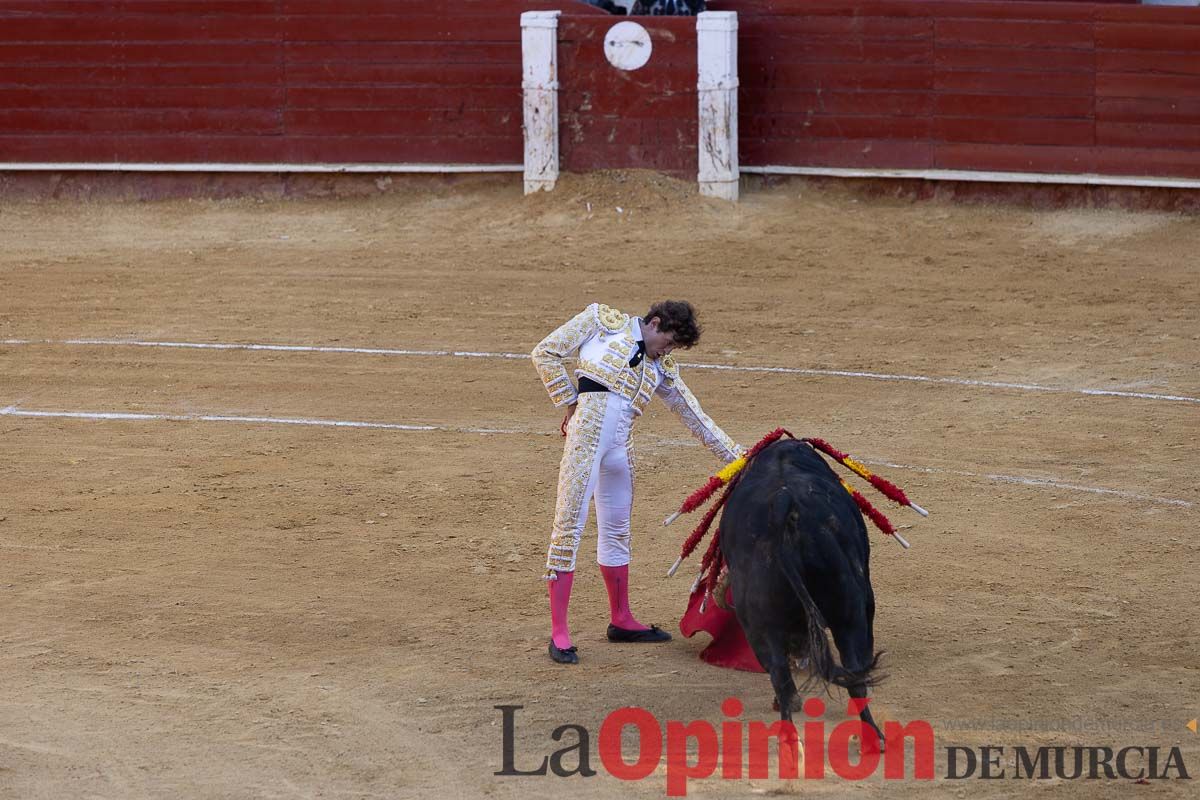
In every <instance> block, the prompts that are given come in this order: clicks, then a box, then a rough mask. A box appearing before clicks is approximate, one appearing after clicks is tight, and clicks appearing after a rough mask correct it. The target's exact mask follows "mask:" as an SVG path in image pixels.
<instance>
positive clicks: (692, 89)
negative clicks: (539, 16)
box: [558, 14, 697, 179]
mask: <svg viewBox="0 0 1200 800" xmlns="http://www.w3.org/2000/svg"><path fill="white" fill-rule="evenodd" d="M617 21H618V19H615V18H613V17H611V16H603V17H596V16H583V15H577V14H564V15H563V16H562V17H561V18H560V19H559V27H558V76H559V84H560V86H561V89H560V93H559V131H560V133H559V155H560V159H561V162H562V168H563V169H565V170H568V171H585V170H591V169H615V168H631V167H640V168H648V169H657V170H661V171H663V172H670V173H675V174H678V175H680V176H683V177H688V178H693V179H694V178H695V175H696V168H697V161H696V159H697V154H696V148H697V99H696V20H695V19H693V18H688V17H643V18H639V19H638V20H637V21H638V22H639V24H641V25H642V26H643V27H645V28H646V30H647V32H648V33H649V34H650V45H651V56H650V60H649V62H647V63H646V64H645V66H642V67H640V68H639V69H636V70H632V71H626V70H621V69H617V68H616V67H614V66H612V65H611V64H609V63H608V59H607V58H606V57H605V55H604V34H605V33H606V32H607V31H608V30H609V28H611V27H612V26H613V24H614V23H615V22H617Z"/></svg>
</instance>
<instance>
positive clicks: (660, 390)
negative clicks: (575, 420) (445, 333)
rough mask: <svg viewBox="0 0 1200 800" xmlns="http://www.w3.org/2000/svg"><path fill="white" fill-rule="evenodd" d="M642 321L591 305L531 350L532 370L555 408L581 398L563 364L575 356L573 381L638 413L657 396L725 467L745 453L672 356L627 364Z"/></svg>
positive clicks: (639, 338)
mask: <svg viewBox="0 0 1200 800" xmlns="http://www.w3.org/2000/svg"><path fill="white" fill-rule="evenodd" d="M641 338H642V333H641V320H640V319H639V318H637V317H630V316H629V315H628V314H623V313H621V312H620V311H618V310H617V309H615V308H610V307H609V306H606V305H603V304H600V303H592V304H591V305H590V306H588V307H587V308H585V309H584V310H583V311H582V312H581V313H579V314H577V315H576V316H575V317H573V318H572V319H571V320H570V321H568V322H567V323H566V324H565V325H563V326H562V327H560V328H558V329H557V330H555V331H554V332H553V333H551V334H550V335H549V336H547V337H546V338H545V339H543V340H542V341H541V342H539V343H538V345H537V347H535V348H533V353H532V354H531V355H532V357H533V363H534V366H536V367H537V371H538V374H539V375H540V376H541V378H542V383H544V384H545V386H546V391H547V392H548V393H549V394H550V399H551V400H552V401H553V402H554V405H555V406H556V407H558V406H564V405H569V404H571V403H574V402H576V401H577V400H578V399H579V394H578V392H577V390H576V388H575V384H574V383H573V382H572V381H571V376H570V374H569V373H568V372H567V368H566V367H565V366H564V365H563V360H564V359H566V358H567V357H569V356H571V355H573V354H576V353H577V354H578V359H579V363H578V365H577V366H576V368H575V375H576V377H580V376H586V377H588V378H591V379H592V380H594V381H596V382H597V383H599V384H601V385H602V386H604V387H605V388H607V389H608V390H609V391H612V392H616V393H617V394H619V395H621V396H622V397H624V398H625V399H626V400H629V401H630V403H631V404H632V405H633V408H634V411H635V413H637V414H639V415H640V414H641V413H642V411H643V409H645V407H646V404H647V403H649V402H650V399H651V398H652V397H653V396H654V395H655V394H657V395H658V396H659V397H661V398H663V400H664V401H665V402H666V404H667V407H668V408H670V409H671V410H672V411H673V412H675V413H676V414H678V415H679V417H680V419H681V420H683V424H684V425H685V426H686V427H687V428H688V430H690V431H691V432H692V433H693V434H694V435H695V436H696V438H698V439H699V440H700V441H701V442H703V443H704V445H705V446H706V447H708V449H709V450H711V451H712V452H713V453H714V454H715V455H716V456H717V458H719V459H721V460H722V461H724V462H725V463H728V462H730V461H733V460H735V459H736V458H738V457H739V456H741V455H742V454H743V453H744V452H745V451H744V449H743V448H742V447H741V446H739V445H738V444H737V443H736V442H734V441H733V439H731V438H729V436H728V435H727V434H726V433H725V431H723V430H721V428H720V427H718V426H717V424H716V423H715V422H713V421H712V419H710V418H709V416H708V415H707V414H705V413H704V411H703V409H701V408H700V403H699V401H698V400H696V397H695V395H693V394H692V392H691V390H689V389H688V387H687V384H686V383H684V382H683V378H682V377H680V375H679V366H678V364H676V363H675V359H674V358H673V357H672V356H669V355H667V356H663V357H662V358H659V359H654V360H651V359H649V358H644V359H642V361H641V363H639V364H638V366H636V367H631V366H629V360H630V358H631V357H632V356H633V353H634V351H635V350H637V343H638V342H639V341H640V340H641Z"/></svg>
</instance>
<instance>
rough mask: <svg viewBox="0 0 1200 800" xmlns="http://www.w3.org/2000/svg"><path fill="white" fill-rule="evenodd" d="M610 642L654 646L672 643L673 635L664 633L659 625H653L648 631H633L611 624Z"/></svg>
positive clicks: (609, 629)
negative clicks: (638, 643) (657, 643)
mask: <svg viewBox="0 0 1200 800" xmlns="http://www.w3.org/2000/svg"><path fill="white" fill-rule="evenodd" d="M608 640H609V641H610V642H642V643H650V644H654V643H656V642H669V641H671V634H669V633H667V632H666V631H664V630H663V629H662V628H660V627H658V626H657V625H651V626H650V630H648V631H631V630H629V629H627V628H618V627H617V626H616V625H613V624H612V623H609V626H608Z"/></svg>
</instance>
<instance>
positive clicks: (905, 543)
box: [892, 531, 912, 550]
mask: <svg viewBox="0 0 1200 800" xmlns="http://www.w3.org/2000/svg"><path fill="white" fill-rule="evenodd" d="M892 536H895V537H896V541H897V542H899V543H900V544H901V545H903V546H904V549H905V550H907V549H908V548H910V547H912V545H911V544H909V543H908V540H907V539H905V538H904V537H903V536H901V535H900V534H899V533H898V532H896V531H893V532H892Z"/></svg>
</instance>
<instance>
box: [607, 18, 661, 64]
mask: <svg viewBox="0 0 1200 800" xmlns="http://www.w3.org/2000/svg"><path fill="white" fill-rule="evenodd" d="M604 56H605V57H606V58H607V59H608V63H610V64H612V65H613V66H614V67H616V68H617V69H625V70H634V69H637V68H638V67H644V66H645V65H646V62H647V61H649V60H650V34H649V33H648V32H647V31H646V29H645V28H643V27H642V26H641V25H638V24H637V23H636V22H629V21H628V20H626V21H625V22H618V23H617V24H616V25H613V26H612V27H611V28H609V29H608V33H606V34H604Z"/></svg>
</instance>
